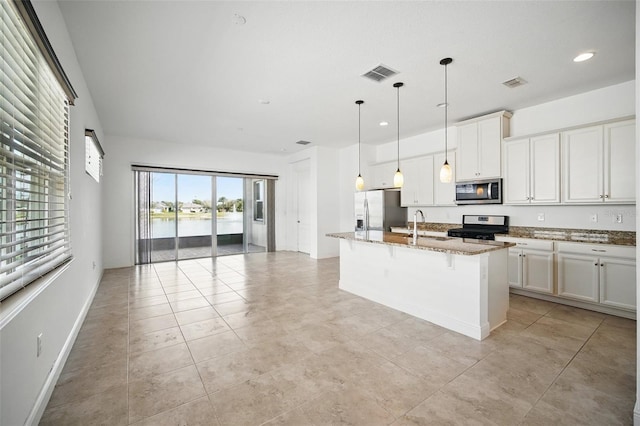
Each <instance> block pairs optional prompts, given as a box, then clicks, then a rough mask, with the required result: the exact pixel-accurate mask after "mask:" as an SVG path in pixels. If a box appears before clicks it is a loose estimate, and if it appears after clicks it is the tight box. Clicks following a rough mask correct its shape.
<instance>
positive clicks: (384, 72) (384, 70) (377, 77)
mask: <svg viewBox="0 0 640 426" xmlns="http://www.w3.org/2000/svg"><path fill="white" fill-rule="evenodd" d="M396 74H398V71H394V70H392V69H391V68H389V67H388V66H386V65H383V64H380V65H378V66H377V67H375V68H374V69H372V70H371V71H368V72H366V73H364V74H362V76H363V77H366V78H368V79H370V80H373V81H377V82H378V83H380V82H381V81H383V80H386V79H387V78H389V77H391V76H392V75H396Z"/></svg>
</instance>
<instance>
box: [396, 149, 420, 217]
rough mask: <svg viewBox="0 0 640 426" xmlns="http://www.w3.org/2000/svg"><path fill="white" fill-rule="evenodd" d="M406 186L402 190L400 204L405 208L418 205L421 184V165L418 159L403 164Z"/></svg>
mask: <svg viewBox="0 0 640 426" xmlns="http://www.w3.org/2000/svg"><path fill="white" fill-rule="evenodd" d="M400 170H402V174H403V176H404V185H402V189H401V190H400V204H401V205H402V206H403V207H410V206H417V205H418V186H419V182H420V174H421V172H420V163H419V162H418V160H417V159H411V160H405V161H403V162H402V169H400Z"/></svg>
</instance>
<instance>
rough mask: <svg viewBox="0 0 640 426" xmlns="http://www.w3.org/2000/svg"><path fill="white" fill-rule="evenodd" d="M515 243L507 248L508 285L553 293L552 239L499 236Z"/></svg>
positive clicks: (502, 239) (503, 239)
mask: <svg viewBox="0 0 640 426" xmlns="http://www.w3.org/2000/svg"><path fill="white" fill-rule="evenodd" d="M500 240H501V241H509V242H513V243H516V246H515V247H512V248H510V249H509V286H511V287H515V288H521V289H524V290H531V291H536V292H539V293H547V294H553V290H554V285H553V284H554V269H553V265H554V264H553V258H554V255H553V241H542V240H530V239H521V238H500Z"/></svg>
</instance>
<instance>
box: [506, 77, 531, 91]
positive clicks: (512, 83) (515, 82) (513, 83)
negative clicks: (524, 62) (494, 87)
mask: <svg viewBox="0 0 640 426" xmlns="http://www.w3.org/2000/svg"><path fill="white" fill-rule="evenodd" d="M502 84H504V85H505V86H507V87H508V88H509V89H515V88H516V87H520V86H523V85H525V84H527V81H526V80H525V79H524V78H522V77H514V78H512V79H511V80H507V81H503V82H502Z"/></svg>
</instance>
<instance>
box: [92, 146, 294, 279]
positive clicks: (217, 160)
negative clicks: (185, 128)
mask: <svg viewBox="0 0 640 426" xmlns="http://www.w3.org/2000/svg"><path fill="white" fill-rule="evenodd" d="M107 139H108V141H109V146H110V150H109V153H108V156H107V157H106V158H105V163H104V183H105V193H104V200H103V201H104V205H105V213H106V214H105V218H104V221H103V234H104V244H103V247H104V263H105V267H106V268H117V267H124V266H131V265H133V263H134V251H133V248H134V205H133V201H134V197H133V193H134V186H133V172H132V171H131V165H132V164H143V165H151V166H164V167H175V168H184V169H200V170H212V171H224V172H237V173H262V174H269V175H278V176H280V177H281V178H280V179H279V180H277V181H276V185H275V187H276V248H279V247H280V249H281V248H282V247H284V246H285V245H286V241H285V239H286V233H285V232H283V231H282V230H283V229H284V227H283V225H284V211H285V209H284V206H285V199H286V194H285V191H284V188H285V187H286V185H285V184H284V182H285V181H286V167H285V165H286V163H285V161H284V159H283V158H282V157H279V156H275V155H264V154H252V153H248V152H239V151H232V150H225V149H216V148H210V147H206V146H189V147H188V148H187V147H184V146H182V145H180V144H179V143H168V142H159V141H150V140H142V139H135V138H128V137H121V136H110V135H107Z"/></svg>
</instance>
